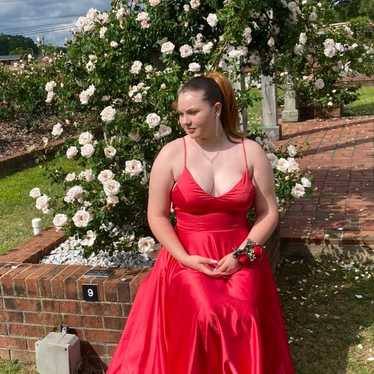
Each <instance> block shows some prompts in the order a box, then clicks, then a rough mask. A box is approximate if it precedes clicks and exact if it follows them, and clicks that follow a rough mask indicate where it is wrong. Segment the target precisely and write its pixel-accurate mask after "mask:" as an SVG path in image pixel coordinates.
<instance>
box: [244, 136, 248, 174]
mask: <svg viewBox="0 0 374 374" xmlns="http://www.w3.org/2000/svg"><path fill="white" fill-rule="evenodd" d="M242 144H243V151H244V161H245V165H246V167H247V170H249V169H248V161H247V153H246V151H245V146H244V139H243V138H242Z"/></svg>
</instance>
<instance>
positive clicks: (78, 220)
mask: <svg viewBox="0 0 374 374" xmlns="http://www.w3.org/2000/svg"><path fill="white" fill-rule="evenodd" d="M91 220H92V215H91V213H90V212H88V211H87V210H84V209H80V210H78V211H77V212H76V213H75V214H74V216H73V222H74V225H75V226H76V227H87V225H88V223H89V222H90V221H91Z"/></svg>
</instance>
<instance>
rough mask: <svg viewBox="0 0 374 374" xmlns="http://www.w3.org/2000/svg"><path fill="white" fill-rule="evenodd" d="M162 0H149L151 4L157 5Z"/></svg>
mask: <svg viewBox="0 0 374 374" xmlns="http://www.w3.org/2000/svg"><path fill="white" fill-rule="evenodd" d="M160 2H161V1H160V0H149V5H150V6H157V5H158V4H160Z"/></svg>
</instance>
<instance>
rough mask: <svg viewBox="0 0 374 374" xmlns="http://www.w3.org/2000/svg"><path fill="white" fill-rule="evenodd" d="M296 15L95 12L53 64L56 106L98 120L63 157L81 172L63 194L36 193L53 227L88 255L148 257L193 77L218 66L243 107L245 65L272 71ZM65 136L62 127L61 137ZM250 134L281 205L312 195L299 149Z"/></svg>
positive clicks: (121, 4) (172, 5)
mask: <svg viewBox="0 0 374 374" xmlns="http://www.w3.org/2000/svg"><path fill="white" fill-rule="evenodd" d="M291 8H292V7H291ZM293 12H294V10H293V11H291V10H290V9H289V7H288V3H287V2H286V1H283V2H280V1H278V0H267V1H263V2H261V3H259V2H257V1H246V2H243V1H239V0H232V1H225V2H223V1H209V2H205V1H204V2H203V1H199V0H191V1H174V2H170V1H166V0H159V1H156V0H153V1H145V2H143V3H142V4H141V5H139V4H137V3H135V2H133V3H132V5H131V6H130V7H129V6H128V5H127V2H126V1H113V2H112V9H111V10H110V11H108V12H99V11H97V10H94V9H91V10H90V11H89V12H88V13H87V15H86V16H85V17H80V18H79V20H78V22H77V24H76V26H75V30H74V37H73V39H72V41H71V42H69V43H68V45H67V53H66V56H64V57H61V59H59V60H58V61H57V62H56V64H58V66H59V68H61V67H62V66H65V73H64V74H63V75H58V76H57V77H55V79H54V82H55V83H56V86H54V88H53V92H54V95H53V99H52V104H51V105H53V103H56V105H58V106H59V108H64V110H65V113H66V114H67V115H68V116H69V117H72V118H74V115H75V114H77V113H89V114H90V116H92V117H94V118H95V120H94V121H93V122H92V124H91V125H90V124H86V125H85V128H84V129H82V133H81V134H80V135H79V137H78V138H77V140H72V139H70V140H68V141H66V142H65V149H64V151H63V154H64V155H65V157H66V158H68V159H71V160H75V161H76V164H77V170H75V171H74V174H72V171H71V170H70V171H69V173H70V174H69V173H67V172H64V171H63V170H58V171H57V172H55V171H50V172H49V175H50V177H51V179H52V180H54V181H55V182H57V183H61V184H63V185H64V187H65V191H66V192H65V195H64V196H62V197H61V199H55V200H54V201H52V200H49V199H47V198H45V197H43V194H42V192H41V191H38V190H37V186H35V187H34V188H33V189H32V191H30V196H31V197H32V198H34V199H41V198H42V197H43V199H41V200H40V201H39V204H38V205H39V206H40V208H41V209H44V210H49V211H50V210H52V211H53V213H54V225H55V226H56V228H57V229H63V230H64V232H65V233H66V234H67V235H69V236H72V235H74V236H75V237H77V238H79V240H80V242H81V241H83V243H84V244H81V245H83V247H84V251H85V255H86V256H89V255H91V254H93V253H99V252H100V251H101V250H105V251H108V252H111V253H114V252H115V251H118V250H120V251H129V250H134V249H138V250H139V251H140V252H141V253H143V254H147V253H149V252H151V251H152V249H154V248H156V244H155V242H154V239H153V238H152V237H151V234H152V233H151V231H150V229H149V226H148V222H147V217H146V210H147V202H148V180H149V173H150V170H151V167H152V163H153V160H154V159H155V157H156V155H157V152H158V151H159V150H160V149H161V148H162V146H163V145H164V144H165V143H167V142H169V141H171V140H172V139H174V138H176V137H180V136H182V135H183V131H182V129H181V128H180V126H179V124H178V120H177V115H176V112H175V111H174V110H173V108H172V104H173V102H174V100H175V99H176V93H177V91H178V88H179V87H180V85H181V83H182V82H183V81H185V80H187V79H189V78H191V77H192V76H194V75H196V74H202V73H204V72H207V71H209V70H221V71H223V72H225V73H226V74H227V75H228V76H229V78H230V79H231V80H232V81H233V83H234V88H235V91H236V94H237V98H238V103H239V105H240V107H241V108H243V107H245V106H247V105H248V104H249V103H250V101H251V100H252V96H251V95H252V93H251V88H250V87H248V88H247V89H245V90H241V89H240V84H239V85H238V82H240V72H241V69H242V67H243V66H247V67H248V66H249V67H252V68H253V70H255V69H257V70H258V71H262V72H264V73H267V74H270V73H272V72H273V70H274V69H275V66H276V64H275V61H274V58H273V57H274V50H275V49H276V48H281V47H282V48H285V47H286V45H287V39H286V38H285V35H286V31H287V24H288V20H289V17H293V14H294V13H293ZM93 56H95V58H94V57H93ZM90 62H91V63H90ZM87 64H89V68H88V67H87ZM92 65H94V66H92ZM49 88H51V87H49ZM43 89H44V87H43ZM47 94H48V93H47V92H46V95H47ZM46 97H47V96H46ZM90 126H91V127H90ZM61 131H63V128H61V127H59V126H58V127H57V128H56V129H55V131H54V133H55V134H58V133H60V132H61ZM248 136H249V137H251V138H253V139H255V138H256V140H257V141H258V142H260V143H261V144H262V145H263V146H264V148H265V149H266V151H267V153H268V154H269V159H271V162H272V165H273V168H274V171H275V177H276V188H277V196H278V203H279V206H280V209H281V208H282V206H283V205H284V204H285V202H286V201H288V200H289V199H291V198H298V197H301V196H303V195H305V194H307V193H309V192H310V191H311V188H312V186H311V184H310V185H309V186H308V183H307V182H305V181H306V180H308V181H309V182H310V178H308V177H307V176H305V175H302V173H301V171H300V168H299V167H298V164H297V161H296V160H295V158H296V157H298V156H300V155H301V152H299V151H298V150H297V149H296V148H292V147H291V145H290V146H289V150H286V151H283V150H275V149H274V147H273V146H272V144H271V142H270V141H269V140H268V139H267V138H266V137H265V136H264V134H263V133H262V132H261V130H259V129H249V131H248ZM270 154H271V155H270ZM282 158H284V159H285V162H284V161H281V159H282ZM279 165H281V166H280V167H279ZM68 174H69V175H68ZM302 178H304V179H302ZM303 181H304V182H303ZM299 185H300V186H302V187H303V189H302V188H301V187H300V186H299Z"/></svg>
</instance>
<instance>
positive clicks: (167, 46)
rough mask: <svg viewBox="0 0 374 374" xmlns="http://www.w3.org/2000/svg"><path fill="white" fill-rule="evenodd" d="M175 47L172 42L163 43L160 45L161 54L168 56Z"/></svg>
mask: <svg viewBox="0 0 374 374" xmlns="http://www.w3.org/2000/svg"><path fill="white" fill-rule="evenodd" d="M174 48H175V45H174V44H173V43H172V42H165V43H162V45H161V53H163V54H165V55H169V54H171V53H173V51H174Z"/></svg>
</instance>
